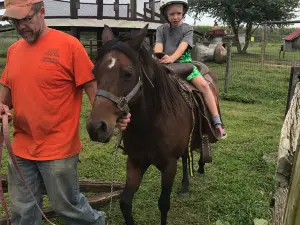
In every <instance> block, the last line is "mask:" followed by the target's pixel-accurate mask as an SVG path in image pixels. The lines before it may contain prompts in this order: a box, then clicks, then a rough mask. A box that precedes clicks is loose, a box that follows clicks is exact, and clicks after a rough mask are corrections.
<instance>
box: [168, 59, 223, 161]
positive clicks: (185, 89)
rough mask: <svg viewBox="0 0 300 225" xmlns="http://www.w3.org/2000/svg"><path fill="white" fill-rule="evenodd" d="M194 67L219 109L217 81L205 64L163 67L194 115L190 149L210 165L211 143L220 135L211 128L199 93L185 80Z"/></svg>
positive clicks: (194, 62) (195, 63) (211, 125)
mask: <svg viewBox="0 0 300 225" xmlns="http://www.w3.org/2000/svg"><path fill="white" fill-rule="evenodd" d="M194 66H196V67H197V68H198V70H199V71H200V73H201V74H202V76H203V77H204V79H205V80H206V81H207V82H208V84H209V87H210V89H211V90H212V92H213V94H214V96H215V99H216V103H217V106H218V109H219V101H218V86H217V85H218V84H217V79H216V77H212V75H211V74H210V73H209V72H210V70H209V68H208V67H207V66H206V65H205V64H203V63H201V62H198V61H193V62H192V63H172V64H167V65H165V68H166V70H167V71H168V72H169V73H170V74H171V76H170V77H171V79H173V80H174V82H175V83H176V84H177V85H178V86H179V89H180V91H181V94H182V96H183V98H184V99H185V101H186V103H187V104H188V105H189V107H190V108H191V109H192V110H193V112H194V115H195V122H196V125H195V130H194V133H193V136H192V137H193V138H192V143H191V149H192V150H196V149H200V150H201V152H202V154H203V160H204V162H205V163H210V162H211V161H212V155H211V143H216V142H217V141H218V140H219V139H220V134H219V133H218V131H216V130H215V128H214V126H213V123H212V121H211V115H210V113H209V111H208V109H207V106H206V104H205V101H204V99H203V96H202V94H201V92H200V91H199V90H198V89H196V88H195V87H194V86H193V85H192V84H191V83H190V82H188V81H187V80H186V78H187V77H188V76H189V75H190V74H191V73H192V71H193V69H194ZM219 113H220V110H219ZM199 137H200V138H199Z"/></svg>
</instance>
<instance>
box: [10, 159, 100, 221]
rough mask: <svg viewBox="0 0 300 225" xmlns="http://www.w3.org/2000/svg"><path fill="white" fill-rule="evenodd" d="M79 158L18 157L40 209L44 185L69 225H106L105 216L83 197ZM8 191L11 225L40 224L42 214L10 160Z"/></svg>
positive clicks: (58, 211) (52, 203)
mask: <svg viewBox="0 0 300 225" xmlns="http://www.w3.org/2000/svg"><path fill="white" fill-rule="evenodd" d="M78 157H79V156H78V155H76V156H74V157H71V158H67V159H62V160H53V161H32V160H26V159H22V158H19V157H16V158H17V161H18V165H19V167H20V169H21V171H22V172H23V174H24V177H25V179H26V180H27V182H28V184H29V186H30V188H31V189H32V191H33V193H34V195H35V197H36V199H37V201H38V203H39V204H40V206H42V194H41V185H42V182H44V184H45V187H46V190H47V194H48V197H49V200H50V202H51V205H52V207H53V209H54V210H55V212H56V213H58V214H59V215H60V216H61V217H62V218H63V219H64V220H65V222H66V223H67V224H70V225H71V224H72V225H104V224H105V215H104V213H101V212H98V211H96V210H94V209H92V208H91V206H90V205H89V203H88V201H87V199H86V198H85V197H84V196H83V195H82V194H80V191H79V182H78V173H77V164H78ZM8 191H9V196H10V201H11V213H12V218H11V223H12V225H41V224H42V216H41V213H40V212H39V210H38V208H37V207H36V205H35V203H34V200H33V199H32V197H31V195H30V193H29V191H28V190H27V188H26V186H25V184H24V183H23V181H22V180H21V178H20V176H19V174H17V171H16V169H15V167H14V166H13V164H12V162H11V161H9V165H8Z"/></svg>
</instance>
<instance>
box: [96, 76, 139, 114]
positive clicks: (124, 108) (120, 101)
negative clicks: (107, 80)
mask: <svg viewBox="0 0 300 225" xmlns="http://www.w3.org/2000/svg"><path fill="white" fill-rule="evenodd" d="M142 85H143V81H142V79H141V77H140V76H139V80H138V82H137V84H136V85H135V86H134V88H133V89H132V90H131V91H130V92H129V94H128V95H126V96H125V97H124V96H121V97H117V96H115V95H114V94H112V93H110V92H108V91H105V90H103V89H97V92H96V99H97V98H98V97H104V98H106V99H108V100H110V101H112V102H113V103H115V104H116V105H117V107H118V109H119V110H120V111H121V112H122V113H123V114H125V115H126V114H128V113H129V111H130V109H129V102H130V100H131V99H132V98H133V97H134V96H135V95H136V94H137V93H138V91H139V89H140V87H142Z"/></svg>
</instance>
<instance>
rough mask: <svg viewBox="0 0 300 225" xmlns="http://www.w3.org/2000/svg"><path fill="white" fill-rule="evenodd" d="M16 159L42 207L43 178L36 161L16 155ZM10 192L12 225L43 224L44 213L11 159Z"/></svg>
mask: <svg viewBox="0 0 300 225" xmlns="http://www.w3.org/2000/svg"><path fill="white" fill-rule="evenodd" d="M16 159H17V162H18V166H19V167H20V170H21V171H22V173H23V175H24V177H25V179H26V181H27V183H28V185H29V186H30V188H31V190H32V192H33V193H34V196H35V198H36V200H37V201H38V203H39V204H40V207H42V195H41V183H42V178H41V175H40V173H39V171H38V168H37V166H36V162H35V161H31V160H26V159H22V158H19V157H16ZM8 193H9V198H10V205H11V208H10V210H11V224H12V225H29V224H30V225H41V224H42V215H41V213H40V211H39V210H38V208H37V206H36V205H35V202H34V200H33V199H32V197H31V195H30V192H29V191H28V190H27V187H26V186H25V184H24V182H23V181H22V180H21V178H20V176H19V174H18V172H17V170H16V169H15V166H14V165H13V163H12V162H11V160H9V163H8Z"/></svg>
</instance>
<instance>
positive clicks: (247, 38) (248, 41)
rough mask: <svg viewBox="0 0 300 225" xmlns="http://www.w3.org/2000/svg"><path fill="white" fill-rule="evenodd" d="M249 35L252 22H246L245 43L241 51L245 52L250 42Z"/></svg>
mask: <svg viewBox="0 0 300 225" xmlns="http://www.w3.org/2000/svg"><path fill="white" fill-rule="evenodd" d="M251 36H252V23H251V22H250V23H247V26H246V37H245V45H244V48H243V50H242V52H243V53H246V52H247V49H248V47H249V44H250V40H251Z"/></svg>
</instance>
